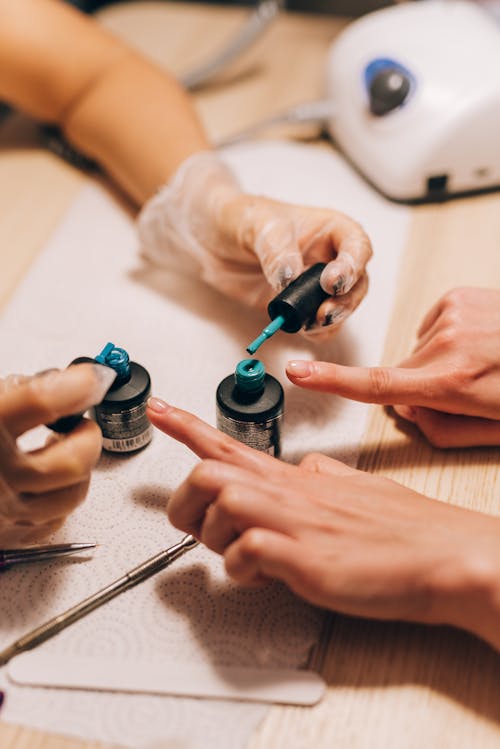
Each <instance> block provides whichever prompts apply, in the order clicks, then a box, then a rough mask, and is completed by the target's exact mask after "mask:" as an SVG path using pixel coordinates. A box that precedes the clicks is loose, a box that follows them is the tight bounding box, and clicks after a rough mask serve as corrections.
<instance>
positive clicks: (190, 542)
mask: <svg viewBox="0 0 500 749" xmlns="http://www.w3.org/2000/svg"><path fill="white" fill-rule="evenodd" d="M197 545H198V541H197V540H196V538H194V536H184V538H183V539H182V541H180V542H179V543H177V544H174V546H170V548H168V549H164V550H163V551H160V553H159V554H156V555H155V556H154V557H151V558H150V559H147V560H146V561H145V562H143V563H142V564H140V565H139V566H138V567H134V568H133V569H132V570H130V571H129V572H127V573H126V574H125V575H123V577H120V578H118V580H115V581H114V582H112V583H110V585H108V586H106V587H105V588H102V589H101V590H99V591H97V593H94V595H92V596H89V597H88V598H86V599H85V600H83V601H81V602H80V603H77V604H76V605H75V606H72V607H71V608H70V609H67V611H64V612H63V613H62V614H59V615H58V616H55V617H53V618H52V619H49V621H47V622H45V624H41V625H40V626H39V627H36V629H33V630H32V631H31V632H28V633H27V634H26V635H24V636H23V637H21V638H20V639H19V640H16V642H14V643H12V645H9V646H8V647H7V648H5V649H4V650H3V651H1V652H0V666H4V665H5V664H6V663H8V661H10V659H11V658H13V657H14V656H16V655H19V653H23V652H24V651H25V650H32V649H33V648H35V647H36V646H37V645H40V644H41V643H42V642H45V640H48V639H50V638H51V637H53V636H54V635H56V634H57V633H58V632H61V631H62V630H63V629H66V627H69V625H70V624H73V622H76V621H78V620H79V619H82V618H83V617H84V616H86V615H87V614H89V613H90V612H91V611H93V610H94V609H97V608H99V606H102V604H103V603H107V601H110V600H111V599H112V598H115V597H116V596H119V595H120V593H123V592H124V591H126V590H128V589H129V588H133V587H134V586H135V585H138V584H139V583H142V582H143V581H144V580H147V579H148V578H149V577H152V576H153V575H156V573H157V572H161V570H163V569H165V567H168V566H169V565H170V564H172V562H174V561H175V560H176V559H178V558H179V557H181V556H182V555H183V554H185V553H186V551H190V550H191V549H194V547H195V546H197Z"/></svg>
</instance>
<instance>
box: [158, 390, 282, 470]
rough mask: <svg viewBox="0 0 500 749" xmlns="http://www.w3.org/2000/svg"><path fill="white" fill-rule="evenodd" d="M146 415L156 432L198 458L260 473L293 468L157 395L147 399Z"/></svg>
mask: <svg viewBox="0 0 500 749" xmlns="http://www.w3.org/2000/svg"><path fill="white" fill-rule="evenodd" d="M146 414H147V417H148V419H149V420H150V422H151V423H152V424H153V425H154V426H155V427H157V428H158V429H159V430H160V431H162V432H164V433H165V434H168V435H169V436H170V437H173V438H174V439H176V440H177V441H178V442H182V443H183V444H184V445H186V447H189V449H190V450H192V451H193V452H194V453H196V455H198V457H199V458H202V459H203V458H212V459H213V460H222V461H224V463H230V464H232V465H236V466H240V467H241V468H247V469H248V470H250V471H254V472H255V473H258V474H261V475H264V476H266V475H268V474H269V471H273V473H274V474H275V475H276V471H277V470H279V471H281V472H283V474H284V475H287V474H288V473H289V471H290V470H291V469H292V468H293V467H292V466H289V465H287V464H286V463H282V462H281V461H280V460H277V458H273V457H271V455H268V454H267V453H264V452H259V451H258V450H254V449H253V448H251V447H248V446H247V445H244V444H243V443H242V442H238V441H237V440H235V439H233V438H232V437H230V436H229V435H227V434H224V433H223V432H220V431H219V430H218V429H215V428H214V427H212V426H210V425H209V424H207V423H206V422H204V421H202V420H201V419H199V418H198V417H197V416H195V415H194V414H191V413H189V412H188V411H183V410H182V409H180V408H175V406H171V405H170V404H168V403H165V401H163V400H161V399H160V398H150V399H149V401H148V407H147V409H146Z"/></svg>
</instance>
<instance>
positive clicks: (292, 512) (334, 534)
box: [148, 399, 500, 649]
mask: <svg viewBox="0 0 500 749" xmlns="http://www.w3.org/2000/svg"><path fill="white" fill-rule="evenodd" d="M148 416H149V418H150V420H151V421H152V423H153V424H154V425H155V426H156V427H158V428H159V429H160V430H162V431H163V432H165V433H166V434H169V435H170V436H172V437H174V438H175V439H177V440H179V441H180V442H183V443H184V444H186V445H187V446H188V447H189V448H190V449H191V450H193V451H194V452H195V453H196V454H197V455H198V456H199V457H201V458H203V459H204V460H203V461H202V462H201V463H200V464H199V465H198V466H197V467H196V468H195V469H194V470H193V471H192V472H191V474H190V475H189V476H188V477H187V479H186V480H185V481H184V483H183V484H182V485H181V486H180V487H179V488H178V489H177V491H176V492H174V494H173V495H172V496H171V498H170V500H169V503H168V507H167V511H168V515H169V518H170V520H171V522H172V523H173V524H174V525H175V526H176V527H178V528H180V529H181V530H183V531H185V532H187V533H192V534H194V535H195V536H196V537H197V538H198V539H200V540H201V542H202V543H204V544H205V545H206V546H208V547H209V548H210V549H213V550H214V551H216V552H218V553H219V554H222V555H223V556H224V559H225V563H226V569H227V571H228V573H229V575H231V577H233V578H234V579H235V580H236V581H237V582H239V583H241V584H243V585H251V586H253V585H262V584H263V583H265V582H266V581H267V580H269V579H277V580H281V581H282V582H284V583H285V584H286V585H288V586H289V587H290V588H291V590H293V591H294V592H295V593H297V594H298V595H300V596H302V597H303V598H305V599H306V600H308V601H310V602H311V603H313V604H316V605H319V606H323V607H325V608H328V609H333V610H335V611H341V612H344V613H347V614H353V615H355V616H367V617H376V618H379V619H402V620H409V621H416V622H427V623H441V624H453V625H455V626H458V627H462V628H464V629H467V630H470V631H472V632H475V633H476V634H477V635H479V636H480V637H484V638H485V639H486V640H488V641H489V642H490V643H491V644H492V645H493V646H494V647H496V648H498V649H500V628H499V627H498V621H499V617H500V580H499V575H498V569H499V564H500V543H499V542H500V519H499V518H494V517H490V516H488V515H483V514H481V513H478V512H471V511H468V510H465V509H463V508H460V507H455V506H452V505H449V504H446V503H443V502H438V501H437V500H434V499H429V498H427V497H425V496H423V495H422V494H418V493H417V492H414V491H412V490H410V489H408V488H406V487H404V486H401V485H400V484H397V483H396V482H395V481H390V480H389V479H386V478H384V477H381V476H373V475H371V474H369V473H364V472H363V471H357V470H355V469H353V468H349V467H348V466H346V465H344V464H343V463H340V462H339V461H337V460H332V459H330V458H327V457H326V456H324V455H317V454H312V455H308V456H306V457H305V458H304V460H303V461H302V463H301V464H300V465H299V466H293V465H288V464H286V463H283V462H281V461H279V460H277V459H276V458H272V457H271V456H270V455H266V454H265V453H263V452H258V451H257V450H253V449H252V448H250V447H247V446H246V445H243V444H241V443H240V442H236V441H235V440H233V439H232V438H231V437H229V436H228V435H226V434H223V433H222V432H219V431H217V430H216V429H213V428H212V427H210V426H209V425H208V424H205V423H204V422H203V421H201V420H200V419H198V418H196V417H195V416H193V415H192V414H189V413H186V412H185V411H181V410H179V409H177V408H174V407H172V406H169V405H167V404H166V403H164V402H163V401H159V400H157V399H151V400H150V406H149V409H148Z"/></svg>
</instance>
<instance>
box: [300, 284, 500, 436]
mask: <svg viewBox="0 0 500 749" xmlns="http://www.w3.org/2000/svg"><path fill="white" fill-rule="evenodd" d="M287 375H288V378H289V379H290V380H291V381H292V382H293V383H294V384H295V385H299V386H300V387H304V388H309V389H311V390H321V391H324V392H326V393H336V394H337V395H342V396H344V397H346V398H352V399H353V400H358V401H363V402H365V403H383V404H386V405H392V406H394V408H395V410H396V412H397V413H398V414H399V415H400V416H402V417H403V418H404V419H407V420H408V421H412V422H414V423H415V424H416V425H417V426H418V427H419V429H420V430H421V431H422V433H423V434H424V435H425V436H426V437H427V439H428V440H429V441H430V442H431V443H432V444H433V445H435V446H436V447H470V446H477V445H500V291H498V290H497V289H475V288H459V289H453V290H452V291H449V292H448V293H447V294H445V295H444V296H443V297H442V298H441V299H440V300H439V301H438V302H437V303H436V304H435V306H434V307H433V308H432V309H431V310H430V311H429V313H428V314H427V315H426V317H425V319H424V321H423V322H422V324H421V326H420V328H419V330H418V333H417V344H416V346H415V348H414V350H413V353H412V354H411V355H410V356H409V357H408V358H407V359H405V360H404V361H403V362H401V364H400V365H399V367H369V368H362V367H345V366H341V365H339V364H331V363H328V362H317V361H316V362H315V361H292V362H289V363H288V367H287Z"/></svg>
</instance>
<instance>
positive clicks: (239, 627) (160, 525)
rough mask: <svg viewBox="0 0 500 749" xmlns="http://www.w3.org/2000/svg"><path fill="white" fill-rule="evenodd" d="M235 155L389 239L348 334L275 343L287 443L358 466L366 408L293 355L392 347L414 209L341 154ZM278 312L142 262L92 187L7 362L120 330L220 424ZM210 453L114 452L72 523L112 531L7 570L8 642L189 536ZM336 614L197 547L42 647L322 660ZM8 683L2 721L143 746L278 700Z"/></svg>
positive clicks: (20, 309) (252, 660)
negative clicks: (313, 650) (319, 386)
mask: <svg viewBox="0 0 500 749" xmlns="http://www.w3.org/2000/svg"><path fill="white" fill-rule="evenodd" d="M226 158H227V160H228V162H229V163H230V164H231V165H232V166H233V167H234V168H235V169H236V171H237V173H238V174H239V175H240V177H241V179H242V181H243V183H244V185H245V187H246V188H248V189H249V190H253V191H257V192H261V193H266V194H269V195H270V196H273V197H277V198H283V199H286V200H291V201H295V202H302V203H308V204H311V205H322V206H332V207H333V206H335V207H338V208H340V209H341V210H344V211H346V212H348V213H350V214H351V215H353V216H354V217H355V218H357V219H358V220H360V221H361V222H362V223H363V224H364V226H365V227H366V229H367V230H368V232H369V233H370V235H371V237H372V240H373V243H374V248H375V259H374V260H373V262H372V263H371V264H370V277H371V287H370V292H369V295H368V297H367V299H366V300H365V301H364V303H363V305H362V306H361V308H359V309H358V311H357V312H356V313H355V315H353V317H352V318H351V319H350V320H349V321H348V323H347V324H346V325H345V327H344V329H343V330H342V332H341V334H340V335H339V336H338V337H337V339H336V340H335V341H334V342H333V343H331V344H329V345H328V346H323V347H321V348H316V349H313V348H312V346H310V345H309V344H308V343H306V342H305V341H304V339H303V338H301V337H300V336H290V335H286V334H277V335H276V336H275V338H274V339H273V341H272V342H269V343H267V344H265V345H264V347H263V348H262V350H261V351H262V356H261V358H262V359H263V360H264V362H265V364H266V367H267V368H268V370H269V371H270V372H271V373H273V374H274V375H276V376H278V377H279V378H280V379H281V380H282V381H283V384H284V385H285V389H286V404H287V405H286V429H285V439H284V457H285V458H286V459H296V458H299V457H300V456H301V455H302V454H304V453H305V452H307V451H310V450H322V451H324V452H327V453H328V454H330V455H334V456H336V457H338V458H340V459H343V460H347V461H349V462H350V463H351V464H354V463H355V462H356V459H357V455H358V452H359V447H358V445H359V441H360V438H361V436H362V433H363V429H364V427H365V421H366V414H367V410H368V409H367V407H366V406H364V405H362V404H352V403H348V402H346V401H342V400H340V399H337V398H334V397H331V396H324V395H321V394H314V393H307V392H304V391H301V390H299V389H294V388H293V387H292V386H291V385H289V384H287V381H286V378H285V377H284V375H283V366H284V363H285V362H286V360H287V359H288V358H290V357H295V358H299V357H311V356H313V355H314V356H316V357H317V358H330V359H333V360H336V361H340V362H343V363H349V364H375V363H377V362H378V361H379V359H380V355H381V352H382V346H383V341H384V334H385V330H386V326H387V321H388V316H389V313H390V308H391V303H392V299H393V294H394V288H395V283H396V278H397V271H398V264H399V258H400V254H401V251H402V248H403V246H404V239H405V234H406V230H407V224H408V216H409V212H408V211H407V209H405V208H401V207H398V206H394V205H392V204H389V203H388V202H386V201H385V200H383V199H382V198H380V197H379V196H378V195H377V194H376V193H374V192H373V191H372V190H371V189H370V188H369V187H367V186H366V185H365V183H364V182H363V181H362V180H361V179H360V178H359V177H358V176H357V175H355V174H353V173H352V171H351V170H350V169H349V168H348V167H347V166H346V165H345V164H344V162H343V161H342V160H341V159H340V158H338V157H337V156H336V155H335V154H334V153H332V152H330V151H326V150H316V149H312V148H308V147H305V146H299V145H292V144H284V143H261V144H258V143H256V144H248V145H245V146H238V147H234V148H232V149H230V150H228V151H227V152H226ZM27 220H29V217H27ZM265 322H266V318H265V316H264V315H263V314H260V313H255V312H252V311H249V310H246V309H242V308H241V307H239V306H238V305H237V304H236V303H233V302H230V301H228V300H226V299H224V298H222V297H221V296H220V295H218V294H217V293H216V292H213V291H211V290H209V289H207V288H205V287H203V286H202V285H200V284H199V283H198V282H197V281H195V280H189V279H187V278H183V277H181V276H173V275H172V274H171V275H169V276H166V275H165V274H163V273H161V272H159V271H154V272H151V271H148V270H147V269H144V268H143V267H141V263H140V260H139V258H138V255H137V239H136V234H135V230H134V224H133V220H132V217H130V216H129V215H128V214H127V212H126V211H125V210H124V209H123V207H122V206H121V205H119V204H118V203H117V202H116V201H115V200H114V199H113V198H112V197H111V196H110V195H109V194H107V193H106V192H105V191H104V190H103V189H101V188H99V187H97V186H90V187H89V188H85V189H84V190H83V191H82V192H81V194H80V195H79V197H78V198H77V199H76V201H75V202H74V204H73V206H72V208H71V209H70V211H69V212H68V214H67V216H66V217H65V219H64V221H63V222H62V223H61V225H60V226H59V228H58V230H57V231H56V232H55V234H54V235H53V237H52V238H51V240H50V241H49V243H48V245H47V246H46V247H45V249H44V250H43V252H41V254H40V255H39V257H38V259H37V261H36V262H35V264H34V265H33V267H32V268H31V270H30V273H29V275H28V276H27V278H26V279H25V281H24V283H23V284H22V286H21V287H20V288H19V290H18V292H17V294H16V295H15V297H14V299H13V300H12V302H11V304H10V306H9V307H8V309H7V311H6V313H5V315H4V317H3V320H2V321H1V324H0V346H1V350H2V363H1V369H2V372H1V373H2V374H7V373H8V372H13V371H18V372H34V371H37V370H40V369H44V368H47V367H51V366H59V367H64V366H65V365H66V364H67V363H68V362H69V361H70V360H71V359H72V358H74V357H75V356H78V355H95V354H96V353H97V352H98V351H99V350H100V349H101V347H102V346H103V345H104V344H105V343H106V342H107V341H113V342H114V343H115V344H116V345H120V346H123V347H125V348H126V349H127V350H128V351H129V353H130V354H131V358H132V359H134V360H136V361H139V362H140V363H142V364H143V365H145V366H146V367H147V368H148V369H149V371H150V373H151V376H152V380H153V389H154V393H155V394H157V395H159V396H162V397H164V398H166V399H167V400H170V401H171V402H172V403H175V404H176V405H178V406H181V407H184V408H187V409H189V410H191V411H193V412H195V413H196V414H198V415H199V416H201V417H202V418H204V419H206V420H207V421H209V422H211V423H214V422H215V409H214V394H215V389H216V386H217V384H218V382H219V381H220V380H221V379H222V378H223V377H224V376H226V375H227V374H228V373H230V372H231V371H232V370H233V369H234V366H235V363H236V362H237V361H239V360H240V359H241V358H243V356H244V347H245V345H246V344H247V343H248V342H249V341H250V340H251V339H253V338H254V336H255V334H256V333H257V332H258V331H259V330H260V329H261V328H262V327H263V325H264V324H265ZM259 353H260V352H259ZM40 431H43V430H39V431H38V432H37V433H35V434H34V435H33V438H32V439H33V441H35V440H37V439H40V437H41V436H42V435H41V434H40ZM194 464H195V458H194V457H193V456H192V455H190V454H189V453H188V451H187V450H186V448H184V447H183V446H181V445H178V444H176V443H174V442H173V441H172V440H170V439H168V438H167V437H165V436H164V435H161V434H156V435H155V437H154V440H153V443H152V444H151V445H150V446H149V447H147V448H146V449H145V450H144V451H143V452H140V453H138V454H136V455H133V456H129V457H117V456H113V455H109V454H107V455H103V457H102V459H101V461H100V463H99V466H98V468H97V470H96V472H95V475H94V478H93V481H92V485H91V489H90V493H89V497H88V499H87V501H86V502H85V504H84V505H83V506H82V507H81V508H79V510H78V511H77V512H76V513H75V514H74V515H73V516H72V517H71V518H70V519H69V520H68V522H67V524H66V526H65V527H64V529H63V530H62V531H60V532H59V533H58V534H57V537H55V538H56V539H57V540H58V541H59V540H61V541H62V540H71V541H91V540H97V541H98V542H99V543H100V544H101V546H100V548H99V550H98V551H97V552H96V553H95V554H94V555H93V556H92V557H90V558H88V560H87V561H83V560H81V561H77V560H74V559H70V560H68V561H66V562H64V563H61V562H59V563H47V564H44V565H37V566H36V567H35V566H31V567H24V568H19V569H16V570H11V571H9V572H7V573H5V574H3V575H2V577H1V579H0V645H2V646H4V645H6V644H8V643H9V642H10V641H11V640H12V639H13V638H16V637H18V636H20V635H21V634H23V633H24V632H25V631H26V630H27V629H29V628H31V627H33V626H34V625H37V624H39V623H41V622H42V621H44V620H45V619H47V618H48V617H50V616H53V615H54V614H56V613H58V612H59V611H61V610H62V609H65V608H67V607H68V606H70V605H72V604H73V603H75V602H76V601H78V600H80V599H81V598H83V597H85V596H87V595H89V594H90V593H92V592H94V591H95V590H96V589H97V588H99V587H101V586H103V585H105V584H107V583H109V582H110V581H111V580H113V579H115V578H116V577H118V576H120V575H121V574H122V573H123V572H124V571H126V570H127V569H128V568H130V567H132V566H135V565H136V564H137V563H139V562H140V561H142V560H144V559H146V558H147V557H148V556H151V555H152V554H154V553H156V552H157V551H158V550H160V549H162V548H164V547H165V546H168V545H170V544H172V543H174V542H176V541H177V540H178V539H179V536H180V535H181V534H179V533H178V532H177V531H176V530H175V529H173V528H171V527H170V526H169V524H168V522H167V520H166V518H165V514H164V506H165V501H166V499H167V497H168V495H169V493H170V492H171V491H172V490H173V489H174V488H175V487H176V486H177V485H178V484H179V483H180V482H181V481H182V480H183V478H184V477H185V476H186V474H187V473H188V471H189V469H190V467H191V466H193V465H194ZM321 621H322V613H321V612H320V611H318V610H316V609H314V608H312V607H310V606H308V605H306V604H305V603H303V602H301V601H299V600H298V599H296V598H295V597H294V596H293V595H292V594H290V593H289V592H288V591H287V590H286V589H285V588H284V587H283V586H280V585H278V584H275V585H272V586H270V587H269V588H267V589H265V590H258V591H255V590H243V589H239V588H236V587H235V586H233V585H231V584H230V583H229V582H228V581H227V579H226V576H225V573H224V570H223V565H222V564H221V561H220V559H219V558H218V557H217V556H216V555H214V554H212V553H210V552H209V551H207V550H206V549H203V548H202V547H197V548H196V549H194V550H193V551H191V552H190V553H189V554H187V555H186V556H185V557H183V558H182V559H181V560H179V561H178V562H176V563H175V566H172V568H170V569H168V570H166V571H164V572H163V573H160V574H159V575H158V576H156V577H154V578H153V579H151V580H149V581H148V582H146V583H144V584H143V585H141V586H140V587H138V588H134V589H133V590H131V591H129V592H128V593H126V594H124V595H122V596H121V597H119V598H117V599H115V600H114V601H112V602H110V603H108V604H106V605H105V606H104V607H103V608H101V609H99V610H98V611H95V612H93V613H92V614H91V615H89V616H88V617H86V618H85V619H84V620H82V621H80V622H78V623H76V624H74V625H73V626H71V627H70V628H69V629H68V630H66V631H65V632H63V633H61V634H60V635H58V636H57V637H56V638H54V639H53V640H51V641H49V642H47V643H45V644H44V645H43V646H41V648H40V652H43V653H47V654H50V653H54V654H58V655H63V654H65V653H68V654H71V655H73V656H75V657H84V656H85V655H89V656H102V657H110V658H120V659H123V660H124V661H125V660H126V659H128V658H129V659H130V658H141V659H148V658H149V659H154V658H156V657H158V658H165V659H170V660H172V659H177V660H178V661H179V662H184V663H201V664H203V663H207V664H208V663H215V664H217V665H220V666H251V667H257V666H266V667H271V666H276V667H297V666H303V665H304V664H305V663H306V662H307V657H308V653H309V651H310V647H311V645H312V644H313V643H314V642H315V641H316V640H317V638H318V633H319V630H320V626H321ZM0 685H2V687H5V688H6V691H7V699H6V703H5V705H4V708H3V711H2V719H5V720H8V721H11V722H17V723H22V724H25V725H29V726H31V727H35V728H40V729H46V730H49V731H55V732H61V733H66V734H71V735H75V736H80V737H84V738H88V739H97V740H102V741H107V742H110V743H111V742H114V743H116V744H122V745H123V746H127V747H147V746H152V745H153V744H154V745H155V746H161V747H167V746H169V745H171V746H175V747H177V749H180V748H181V747H182V748H184V749H187V748H189V749H210V747H217V749H226V748H227V749H238V748H239V747H244V746H245V744H246V742H247V740H248V737H249V735H250V733H251V731H252V730H253V729H254V728H255V726H256V725H257V724H258V722H259V721H260V720H261V718H262V717H263V715H264V714H265V708H264V707H262V706H260V705H250V704H239V703H229V702H224V701H214V700H210V701H208V700H207V701H205V700H195V699H184V698H171V697H162V696H148V695H130V694H98V693H92V692H83V691H82V692H79V691H76V692H75V691H69V690H68V691H65V690H62V691H61V690H53V689H36V688H30V687H19V686H15V685H13V684H12V683H9V682H8V681H7V678H6V675H5V669H4V670H3V671H0Z"/></svg>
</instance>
